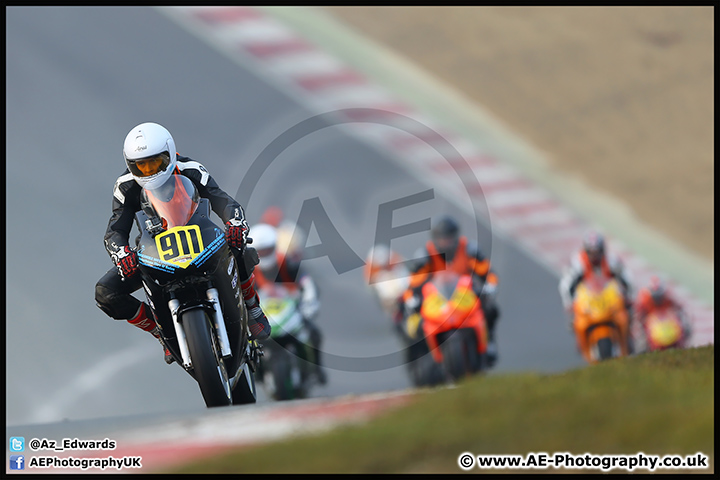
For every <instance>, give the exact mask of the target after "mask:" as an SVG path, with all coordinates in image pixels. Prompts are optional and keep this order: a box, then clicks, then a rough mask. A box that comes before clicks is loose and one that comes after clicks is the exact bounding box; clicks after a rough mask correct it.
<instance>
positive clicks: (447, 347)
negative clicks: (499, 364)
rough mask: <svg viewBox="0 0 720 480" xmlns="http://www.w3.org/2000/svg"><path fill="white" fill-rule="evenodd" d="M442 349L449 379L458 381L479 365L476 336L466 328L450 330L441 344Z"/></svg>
mask: <svg viewBox="0 0 720 480" xmlns="http://www.w3.org/2000/svg"><path fill="white" fill-rule="evenodd" d="M440 350H441V351H442V356H443V366H444V367H445V373H446V375H447V376H448V380H449V381H457V380H460V379H461V378H463V377H466V376H468V375H470V374H472V373H473V372H474V371H475V370H476V369H477V366H478V365H479V359H478V352H477V344H476V343H475V338H474V336H471V335H469V333H468V332H467V331H466V330H454V331H450V332H448V334H447V336H446V337H445V340H444V341H443V342H442V343H441V344H440Z"/></svg>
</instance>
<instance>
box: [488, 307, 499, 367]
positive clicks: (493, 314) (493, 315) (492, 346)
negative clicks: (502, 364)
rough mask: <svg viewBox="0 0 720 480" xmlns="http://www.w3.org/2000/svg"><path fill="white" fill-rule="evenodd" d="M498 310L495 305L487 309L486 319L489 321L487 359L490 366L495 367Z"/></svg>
mask: <svg viewBox="0 0 720 480" xmlns="http://www.w3.org/2000/svg"><path fill="white" fill-rule="evenodd" d="M497 319H498V310H497V307H496V306H495V305H493V306H492V307H491V308H488V309H487V310H485V321H486V322H487V336H488V338H487V349H486V350H485V359H486V360H487V366H488V368H493V367H494V366H495V364H496V363H497V359H498V349H497V342H496V341H495V327H496V326H497Z"/></svg>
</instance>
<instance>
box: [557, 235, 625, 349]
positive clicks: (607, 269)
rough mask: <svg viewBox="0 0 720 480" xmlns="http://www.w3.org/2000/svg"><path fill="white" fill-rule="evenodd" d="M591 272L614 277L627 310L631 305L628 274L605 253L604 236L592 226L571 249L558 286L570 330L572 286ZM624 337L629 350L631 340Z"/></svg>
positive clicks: (621, 264) (618, 259)
mask: <svg viewBox="0 0 720 480" xmlns="http://www.w3.org/2000/svg"><path fill="white" fill-rule="evenodd" d="M592 273H596V274H601V275H602V276H603V277H605V278H608V279H610V278H614V279H616V280H617V281H618V282H619V283H620V286H621V287H622V290H623V292H622V293H623V297H624V299H625V306H626V308H627V310H628V312H630V311H631V308H632V300H631V299H632V283H631V281H630V276H629V274H628V272H627V271H626V270H625V268H624V265H623V263H622V261H621V260H620V258H618V257H616V256H615V255H611V254H609V252H606V249H605V237H604V236H603V235H602V234H601V233H600V232H597V231H595V230H591V231H589V232H587V233H586V234H585V236H584V238H583V244H582V248H581V249H580V250H578V251H577V252H575V254H574V255H573V257H572V258H571V263H570V267H569V268H568V269H567V270H566V271H565V273H564V274H563V276H562V278H561V279H560V283H559V285H558V289H559V291H560V298H561V300H562V303H563V307H564V308H565V311H566V313H567V314H568V318H569V319H570V320H569V322H570V323H569V327H570V330H571V331H574V330H573V322H574V318H573V312H572V305H573V299H574V297H575V290H576V289H577V287H578V285H579V284H580V282H581V281H582V280H583V279H584V278H586V277H587V276H589V275H591V274H592ZM630 340H631V339H628V343H629V346H630V349H631V351H632V342H631V341H630Z"/></svg>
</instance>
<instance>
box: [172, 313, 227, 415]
mask: <svg viewBox="0 0 720 480" xmlns="http://www.w3.org/2000/svg"><path fill="white" fill-rule="evenodd" d="M182 324H183V328H184V330H185V337H186V338H187V344H188V350H190V359H191V361H192V366H193V371H194V376H195V380H197V382H198V384H199V386H200V391H201V392H202V396H203V399H204V400H205V405H207V406H208V407H221V406H226V405H230V404H232V393H231V392H230V381H229V379H228V375H227V371H226V370H225V363H224V362H223V360H222V355H221V354H220V349H219V347H218V345H217V339H216V338H215V335H214V330H213V329H212V328H211V327H210V319H209V318H208V316H207V314H206V313H205V310H203V309H200V308H196V309H193V310H188V311H186V312H184V313H183V314H182Z"/></svg>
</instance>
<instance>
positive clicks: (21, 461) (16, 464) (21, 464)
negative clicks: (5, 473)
mask: <svg viewBox="0 0 720 480" xmlns="http://www.w3.org/2000/svg"><path fill="white" fill-rule="evenodd" d="M24 469H25V455H10V470H24Z"/></svg>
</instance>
